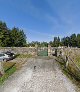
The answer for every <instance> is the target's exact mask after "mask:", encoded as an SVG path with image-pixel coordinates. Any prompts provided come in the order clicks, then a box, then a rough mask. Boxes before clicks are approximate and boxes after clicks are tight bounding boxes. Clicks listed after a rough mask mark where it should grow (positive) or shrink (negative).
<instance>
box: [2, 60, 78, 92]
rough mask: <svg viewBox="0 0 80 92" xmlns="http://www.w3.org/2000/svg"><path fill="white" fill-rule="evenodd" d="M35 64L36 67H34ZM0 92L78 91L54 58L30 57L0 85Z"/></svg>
mask: <svg viewBox="0 0 80 92" xmlns="http://www.w3.org/2000/svg"><path fill="white" fill-rule="evenodd" d="M34 66H36V67H35V69H34ZM0 92H77V91H76V86H75V85H74V84H73V83H72V82H71V81H70V80H69V79H68V78H67V77H66V76H65V75H64V74H63V73H62V71H61V69H60V67H59V65H58V64H57V62H56V61H55V60H54V59H49V60H47V59H38V58H37V59H35V58H32V59H28V60H27V62H26V64H25V65H24V67H23V68H22V69H21V70H18V71H17V72H15V73H14V74H13V75H12V76H10V77H9V79H8V80H7V81H6V82H5V83H4V85H3V86H2V87H0Z"/></svg>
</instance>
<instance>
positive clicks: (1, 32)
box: [0, 21, 26, 47]
mask: <svg viewBox="0 0 80 92" xmlns="http://www.w3.org/2000/svg"><path fill="white" fill-rule="evenodd" d="M0 46H1V47H12V46H13V47H22V46H26V35H25V34H24V31H23V30H20V29H19V28H16V27H14V28H12V29H8V27H7V25H6V23H4V22H2V21H0Z"/></svg>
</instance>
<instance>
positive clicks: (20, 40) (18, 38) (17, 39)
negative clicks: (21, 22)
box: [11, 27, 26, 47]
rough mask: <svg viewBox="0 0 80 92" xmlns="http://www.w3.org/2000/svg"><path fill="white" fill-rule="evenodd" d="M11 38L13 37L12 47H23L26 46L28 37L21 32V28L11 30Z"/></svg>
mask: <svg viewBox="0 0 80 92" xmlns="http://www.w3.org/2000/svg"><path fill="white" fill-rule="evenodd" d="M11 37H12V43H13V44H12V46H16V47H19V46H20V47H22V46H25V45H26V35H25V34H24V32H23V30H19V28H15V27H14V28H13V29H12V30H11Z"/></svg>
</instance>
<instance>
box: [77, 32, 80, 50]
mask: <svg viewBox="0 0 80 92" xmlns="http://www.w3.org/2000/svg"><path fill="white" fill-rule="evenodd" d="M77 47H79V48H80V34H77Z"/></svg>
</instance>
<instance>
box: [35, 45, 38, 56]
mask: <svg viewBox="0 0 80 92" xmlns="http://www.w3.org/2000/svg"><path fill="white" fill-rule="evenodd" d="M35 56H38V45H37V44H35Z"/></svg>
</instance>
